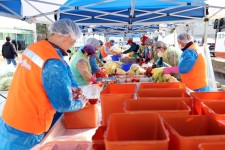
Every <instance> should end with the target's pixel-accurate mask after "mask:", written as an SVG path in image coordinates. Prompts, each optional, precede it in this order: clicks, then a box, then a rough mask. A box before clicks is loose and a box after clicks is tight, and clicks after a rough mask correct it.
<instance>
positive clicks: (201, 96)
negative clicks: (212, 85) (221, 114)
mask: <svg viewBox="0 0 225 150" xmlns="http://www.w3.org/2000/svg"><path fill="white" fill-rule="evenodd" d="M190 95H191V97H192V98H193V107H194V114H199V115H202V114H203V113H204V112H203V110H202V106H201V102H202V101H206V100H207V101H211V100H225V92H191V93H190Z"/></svg>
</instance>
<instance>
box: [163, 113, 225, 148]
mask: <svg viewBox="0 0 225 150" xmlns="http://www.w3.org/2000/svg"><path fill="white" fill-rule="evenodd" d="M163 120H164V124H165V127H166V129H167V130H168V131H169V137H170V143H169V145H170V150H198V145H199V144H200V143H210V142H223V141H224V140H225V126H224V125H223V124H221V123H219V122H217V121H216V120H214V119H212V118H210V117H209V116H206V115H202V116H198V115H194V116H183V117H163Z"/></svg>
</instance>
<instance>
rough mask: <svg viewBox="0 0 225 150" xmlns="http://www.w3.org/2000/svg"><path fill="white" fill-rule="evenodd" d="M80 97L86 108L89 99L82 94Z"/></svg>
mask: <svg viewBox="0 0 225 150" xmlns="http://www.w3.org/2000/svg"><path fill="white" fill-rule="evenodd" d="M78 99H79V100H80V101H81V102H82V104H83V108H84V107H85V106H86V104H87V102H88V99H87V98H86V97H85V96H84V95H80V96H79V98H78Z"/></svg>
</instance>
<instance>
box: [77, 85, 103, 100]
mask: <svg viewBox="0 0 225 150" xmlns="http://www.w3.org/2000/svg"><path fill="white" fill-rule="evenodd" d="M80 88H81V89H82V91H83V95H84V96H86V98H87V99H99V98H100V92H101V88H100V87H99V86H98V85H97V84H91V85H84V86H80Z"/></svg>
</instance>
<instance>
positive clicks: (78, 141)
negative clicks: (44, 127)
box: [32, 117, 97, 150]
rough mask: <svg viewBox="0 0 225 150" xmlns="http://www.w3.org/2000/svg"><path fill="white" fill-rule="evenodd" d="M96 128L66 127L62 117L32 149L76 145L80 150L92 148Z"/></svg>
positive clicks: (60, 147)
mask: <svg viewBox="0 0 225 150" xmlns="http://www.w3.org/2000/svg"><path fill="white" fill-rule="evenodd" d="M96 129H97V128H90V129H66V128H65V126H64V124H63V120H62V117H60V118H59V120H58V121H57V122H56V123H55V125H54V126H53V127H52V128H51V129H50V131H49V132H48V133H47V135H46V136H45V137H44V139H43V140H42V141H41V143H40V144H38V145H36V146H35V147H33V148H32V150H59V149H60V150H62V149H63V150H64V149H68V150H69V149H70V148H71V149H75V147H80V149H79V150H92V135H94V133H95V131H96ZM72 147H73V148H72Z"/></svg>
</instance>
